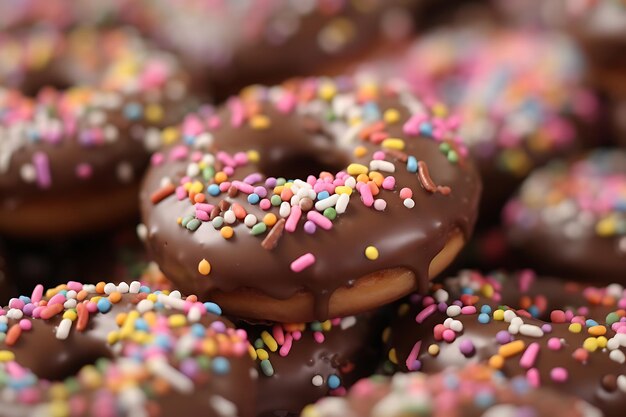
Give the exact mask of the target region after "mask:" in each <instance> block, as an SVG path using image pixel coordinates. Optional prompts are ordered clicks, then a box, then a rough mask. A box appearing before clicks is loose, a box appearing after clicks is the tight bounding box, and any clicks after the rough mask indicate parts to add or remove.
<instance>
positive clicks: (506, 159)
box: [500, 149, 533, 177]
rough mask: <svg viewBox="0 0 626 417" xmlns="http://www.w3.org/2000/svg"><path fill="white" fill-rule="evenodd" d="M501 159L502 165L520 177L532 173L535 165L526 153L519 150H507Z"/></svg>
mask: <svg viewBox="0 0 626 417" xmlns="http://www.w3.org/2000/svg"><path fill="white" fill-rule="evenodd" d="M500 159H501V164H502V165H503V166H505V167H506V168H508V170H509V171H510V172H511V173H512V174H514V175H516V176H518V177H521V176H523V175H524V174H526V173H527V172H528V171H530V169H531V167H532V165H533V164H532V161H531V160H530V158H529V157H528V155H526V153H525V151H522V150H519V149H505V150H504V151H502V153H501V154H500Z"/></svg>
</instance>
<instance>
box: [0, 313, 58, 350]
mask: <svg viewBox="0 0 626 417" xmlns="http://www.w3.org/2000/svg"><path fill="white" fill-rule="evenodd" d="M61 307H63V306H61ZM21 334H22V328H21V327H20V325H19V324H14V325H13V326H11V328H10V329H9V331H8V332H7V336H6V338H5V339H4V343H5V344H6V345H7V346H13V345H14V344H15V343H16V342H17V340H18V339H19V338H20V335H21Z"/></svg>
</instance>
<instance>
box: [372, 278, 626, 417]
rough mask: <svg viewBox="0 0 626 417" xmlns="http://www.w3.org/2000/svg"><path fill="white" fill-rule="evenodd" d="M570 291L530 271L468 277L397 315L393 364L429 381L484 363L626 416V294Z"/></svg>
mask: <svg viewBox="0 0 626 417" xmlns="http://www.w3.org/2000/svg"><path fill="white" fill-rule="evenodd" d="M455 281H456V282H455ZM448 285H449V286H448ZM544 285H545V286H544ZM569 285H570V284H567V283H566V282H561V283H560V284H559V281H558V280H556V279H552V280H549V279H548V280H544V277H538V276H536V275H534V274H533V273H532V272H529V271H522V272H520V273H517V274H512V275H507V274H504V273H498V274H492V275H487V276H484V275H482V274H480V273H479V272H476V271H473V272H466V273H464V274H462V275H461V276H460V277H459V278H456V279H453V280H452V281H445V282H444V284H443V285H440V286H436V287H433V290H432V292H431V293H430V294H429V295H428V296H425V297H423V296H414V297H412V299H411V300H410V301H409V303H405V304H403V305H401V306H400V307H399V309H398V317H397V318H396V319H394V320H393V321H392V324H391V325H390V327H389V328H388V329H387V330H386V331H385V333H384V337H385V340H386V341H387V343H388V346H389V350H388V355H387V356H388V359H389V362H390V363H391V364H393V365H395V367H396V368H397V369H399V370H400V371H405V372H406V371H409V370H410V371H422V372H425V373H436V372H439V371H441V370H443V369H446V368H450V367H452V368H458V367H463V366H466V365H467V364H475V363H479V364H483V365H485V366H489V367H491V368H494V369H498V370H500V371H501V372H502V373H503V374H504V375H505V376H506V377H507V378H514V377H520V376H521V377H523V378H525V379H526V380H527V382H528V383H529V384H530V385H531V386H532V387H534V388H538V389H539V388H540V389H541V390H544V389H554V390H557V391H559V392H562V393H565V394H567V395H571V396H574V397H577V398H580V399H582V400H584V401H587V402H589V403H590V404H591V405H593V406H594V407H597V408H598V409H599V410H600V411H601V412H602V413H603V415H604V416H606V417H610V416H619V415H622V413H623V407H624V405H625V404H626V375H625V374H624V363H625V362H626V355H625V353H624V352H625V348H624V346H626V343H625V342H626V341H625V340H624V337H623V326H624V323H626V318H625V315H626V310H624V308H625V307H626V292H624V288H623V287H622V286H621V285H618V284H612V285H610V286H608V287H585V288H584V289H581V288H580V287H569ZM574 285H576V284H574ZM448 288H450V290H449V289H448ZM540 289H541V292H539V290H540ZM544 291H545V292H544ZM507 292H508V294H507ZM577 294H578V295H577ZM516 300H517V301H516ZM509 301H510V305H508V304H505V303H507V302H509ZM561 302H562V303H563V304H560V305H558V303H561ZM568 306H569V307H568Z"/></svg>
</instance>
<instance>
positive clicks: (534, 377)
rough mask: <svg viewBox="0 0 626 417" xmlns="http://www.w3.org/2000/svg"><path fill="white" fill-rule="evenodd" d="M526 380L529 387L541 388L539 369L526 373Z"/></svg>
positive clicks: (532, 369)
mask: <svg viewBox="0 0 626 417" xmlns="http://www.w3.org/2000/svg"><path fill="white" fill-rule="evenodd" d="M526 380H527V381H528V385H530V386H531V387H533V388H539V387H540V386H541V379H540V377H539V370H538V369H537V368H531V369H529V370H528V372H526Z"/></svg>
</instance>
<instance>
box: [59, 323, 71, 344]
mask: <svg viewBox="0 0 626 417" xmlns="http://www.w3.org/2000/svg"><path fill="white" fill-rule="evenodd" d="M71 328H72V320H70V319H63V320H61V323H60V324H59V327H57V331H56V338H57V339H59V340H65V339H67V337H68V336H69V335H70V329H71Z"/></svg>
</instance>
